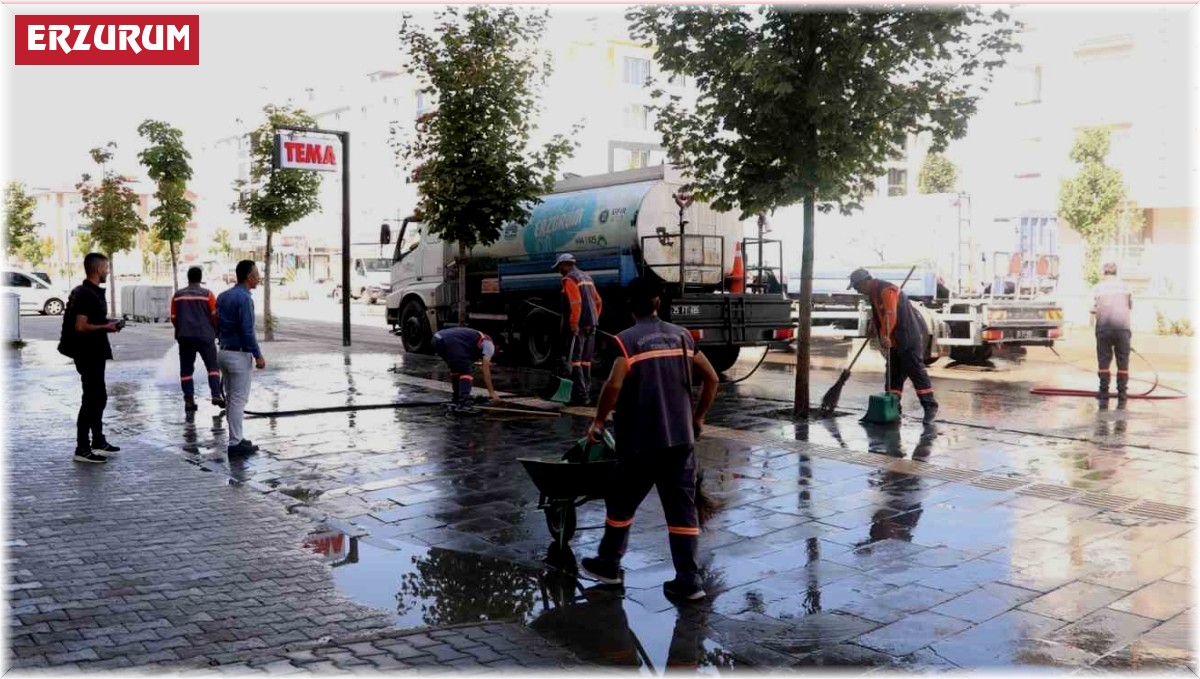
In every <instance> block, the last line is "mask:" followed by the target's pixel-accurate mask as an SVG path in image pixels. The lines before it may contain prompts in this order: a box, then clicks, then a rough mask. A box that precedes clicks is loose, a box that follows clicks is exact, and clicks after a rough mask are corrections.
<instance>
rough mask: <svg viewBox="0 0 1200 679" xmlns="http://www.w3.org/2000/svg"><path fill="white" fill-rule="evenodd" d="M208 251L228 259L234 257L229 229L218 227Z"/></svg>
mask: <svg viewBox="0 0 1200 679" xmlns="http://www.w3.org/2000/svg"><path fill="white" fill-rule="evenodd" d="M208 253H209V254H211V255H214V256H217V257H221V258H222V259H224V260H226V261H227V260H230V259H233V243H232V242H231V241H230V237H229V229H217V232H216V233H215V234H213V242H212V245H210V246H208Z"/></svg>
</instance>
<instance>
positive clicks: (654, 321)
mask: <svg viewBox="0 0 1200 679" xmlns="http://www.w3.org/2000/svg"><path fill="white" fill-rule="evenodd" d="M629 298H630V299H629V303H630V309H631V310H632V311H633V317H634V320H635V323H634V326H633V327H632V328H629V329H628V330H626V331H624V332H622V333H621V334H620V335H619V336H618V338H617V348H618V349H619V350H620V352H621V355H620V356H617V358H616V361H615V362H614V363H613V368H612V374H611V375H609V378H608V381H607V382H605V384H604V389H603V391H601V393H600V403H599V404H598V405H597V407H596V416H595V419H594V420H593V421H592V425H591V427H590V428H589V429H588V438H589V439H591V440H593V441H597V440H599V439H600V437H601V436H602V435H603V432H604V427H605V421H606V420H607V419H608V414H609V413H610V412H612V411H613V408H614V407H615V408H616V415H615V416H614V423H613V424H614V425H615V427H616V444H617V470H616V477H615V483H616V487H615V488H613V491H612V492H611V493H609V495H608V497H607V498H605V507H606V510H607V512H606V513H607V516H606V517H605V519H604V537H603V538H602V539H601V540H600V549H599V554H598V555H597V556H596V558H594V559H593V558H587V559H583V561H582V566H583V570H584V572H585V573H587V574H588V575H589V576H591V577H592V578H595V579H596V580H598V581H600V582H602V583H604V584H607V585H620V584H622V583H623V582H624V575H623V573H622V571H621V557H622V556H624V555H625V549H626V547H627V546H628V544H629V528H630V526H632V525H633V515H634V512H636V511H637V508H638V506H639V505H641V503H642V500H644V499H645V498H646V494H647V493H649V492H650V488H651V487H657V488H658V497H659V499H660V500H662V504H663V513H664V514H665V515H666V519H667V538H668V539H669V540H670V545H671V560H672V561H673V562H674V565H675V579H674V580H670V581H668V582H665V583H663V594H665V595H666V596H667V597H668V598H672V599H683V600H688V601H694V600H697V599H703V598H704V596H705V592H704V588H703V587H702V586H701V582H700V567H699V565H698V563H697V547H698V542H699V538H700V524H699V517H698V516H697V513H696V456H695V454H694V452H693V447H694V445H695V441H696V437H697V436H699V435H700V430H701V429H702V427H703V422H704V415H705V413H707V412H708V408H709V406H711V405H712V402H713V399H714V398H716V395H717V381H718V378H717V372H716V371H715V370H713V367H712V365H710V364H709V362H708V359H707V358H705V357H704V354H702V353H700V352H698V351H696V347H695V344H694V343H693V342H692V337H691V335H690V334H688V332H687V331H686V330H684V329H683V328H680V327H679V326H676V325H671V324H670V323H666V322H663V321H661V320H659V318H658V305H659V291H658V287H657V286H656V285H654V284H653V283H651V282H649V281H647V280H646V279H643V278H635V279H634V280H633V282H632V283H631V284H630V287H629ZM693 370H694V371H696V372H697V373H699V375H700V379H701V381H702V383H703V387H702V389H701V392H700V401H699V403H698V404H697V405H696V407H695V408H693V407H692V389H691V373H692V371H693Z"/></svg>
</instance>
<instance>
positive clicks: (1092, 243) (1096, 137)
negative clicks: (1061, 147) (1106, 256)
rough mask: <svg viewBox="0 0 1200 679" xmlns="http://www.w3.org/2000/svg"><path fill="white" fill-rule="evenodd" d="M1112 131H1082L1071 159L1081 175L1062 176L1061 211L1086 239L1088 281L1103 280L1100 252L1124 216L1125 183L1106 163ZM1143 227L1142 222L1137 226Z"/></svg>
mask: <svg viewBox="0 0 1200 679" xmlns="http://www.w3.org/2000/svg"><path fill="white" fill-rule="evenodd" d="M1110 144H1111V141H1110V133H1109V129H1108V128H1107V127H1088V128H1084V129H1081V130H1079V131H1078V132H1077V133H1076V135H1075V143H1074V144H1073V145H1072V147H1071V154H1070V157H1071V160H1073V161H1075V162H1076V163H1078V164H1079V165H1080V168H1079V174H1077V175H1075V176H1074V177H1070V178H1067V179H1063V180H1062V182H1061V184H1060V185H1059V190H1058V214H1059V216H1060V217H1062V218H1063V219H1064V220H1066V222H1067V223H1068V224H1069V225H1070V226H1071V228H1072V229H1074V230H1075V231H1076V232H1077V233H1079V235H1080V236H1081V237H1082V238H1083V242H1084V276H1085V278H1086V279H1087V282H1088V283H1089V284H1092V285H1094V284H1095V283H1096V282H1097V281H1099V280H1100V255H1101V252H1102V251H1103V249H1104V244H1105V243H1107V242H1108V241H1109V240H1110V239H1111V238H1112V237H1113V236H1114V235H1115V234H1116V233H1117V230H1118V228H1119V226H1120V224H1121V222H1122V215H1123V214H1126V217H1125V219H1126V220H1129V219H1134V217H1133V211H1132V210H1127V209H1126V208H1127V205H1126V203H1127V201H1126V190H1125V183H1124V181H1123V180H1122V178H1121V173H1120V171H1118V170H1117V169H1116V168H1113V167H1109V166H1108V165H1105V164H1104V159H1105V158H1106V157H1107V156H1108V150H1109V146H1110ZM1138 228H1140V224H1139V226H1138Z"/></svg>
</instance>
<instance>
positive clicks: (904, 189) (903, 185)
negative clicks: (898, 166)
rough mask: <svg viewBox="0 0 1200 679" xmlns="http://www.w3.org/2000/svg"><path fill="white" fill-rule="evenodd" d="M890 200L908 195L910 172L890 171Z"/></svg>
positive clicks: (888, 189)
mask: <svg viewBox="0 0 1200 679" xmlns="http://www.w3.org/2000/svg"><path fill="white" fill-rule="evenodd" d="M887 191H888V193H887V195H888V197H889V198H891V197H895V196H903V195H906V194H907V193H908V170H888V188H887Z"/></svg>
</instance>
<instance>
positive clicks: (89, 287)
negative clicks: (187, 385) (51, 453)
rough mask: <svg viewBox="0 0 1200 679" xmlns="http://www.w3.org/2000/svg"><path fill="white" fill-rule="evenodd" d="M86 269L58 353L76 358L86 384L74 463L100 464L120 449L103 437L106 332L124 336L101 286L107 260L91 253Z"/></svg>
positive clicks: (69, 306)
mask: <svg viewBox="0 0 1200 679" xmlns="http://www.w3.org/2000/svg"><path fill="white" fill-rule="evenodd" d="M83 270H84V273H85V274H86V275H87V279H86V280H84V281H83V284H82V285H80V286H79V287H77V288H75V289H74V290H72V291H71V296H70V297H69V298H68V300H67V309H66V312H65V313H64V314H63V334H62V341H61V342H60V344H59V351H60V352H62V353H64V354H66V355H67V356H70V357H71V358H73V359H75V370H76V371H78V372H79V379H80V382H82V384H83V401H82V403H81V404H80V406H79V417H78V419H77V420H76V422H75V438H76V441H75V461H76V462H90V463H93V464H99V463H104V462H108V457H109V456H110V455H112V454H113V453H116V452H117V451H119V450H120V448H118V447H116V446H114V445H112V444H111V443H109V442H108V440H107V439H106V438H104V407H105V406H106V405H107V404H108V389H107V387H106V386H105V384H104V367H105V364H106V363H107V362H108V361H110V360H112V357H113V353H112V347H111V346H110V345H109V343H108V333H110V332H120V331H121V327H122V326H123V325H124V323H122V322H118V321H109V320H108V303H107V302H106V301H105V289H104V288H102V287H100V286H101V285H103V284H104V283H106V282H107V281H108V258H107V257H105V256H104V255H102V254H100V253H97V252H93V253H91V254H89V255H88V256H87V257H84V258H83ZM89 433H90V434H91V439H90V442H89V439H88V434H89Z"/></svg>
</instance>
